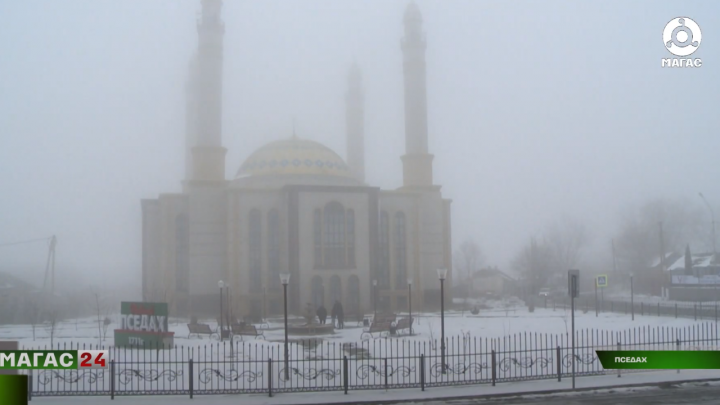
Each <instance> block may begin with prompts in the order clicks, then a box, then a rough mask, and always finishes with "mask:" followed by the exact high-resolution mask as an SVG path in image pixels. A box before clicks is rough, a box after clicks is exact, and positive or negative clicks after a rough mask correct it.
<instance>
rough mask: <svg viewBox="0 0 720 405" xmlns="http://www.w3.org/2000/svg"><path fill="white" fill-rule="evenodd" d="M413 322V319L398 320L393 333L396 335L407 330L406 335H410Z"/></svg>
mask: <svg viewBox="0 0 720 405" xmlns="http://www.w3.org/2000/svg"><path fill="white" fill-rule="evenodd" d="M413 321H414V319H413V318H400V320H398V321H397V323H396V324H395V332H396V333H397V332H399V331H401V330H407V333H408V335H411V334H412V324H413Z"/></svg>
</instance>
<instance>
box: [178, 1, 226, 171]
mask: <svg viewBox="0 0 720 405" xmlns="http://www.w3.org/2000/svg"><path fill="white" fill-rule="evenodd" d="M221 9H222V0H202V13H201V15H200V18H199V21H198V23H197V31H198V49H197V54H196V55H195V58H194V60H193V61H192V62H191V65H190V66H191V67H190V75H191V76H190V77H191V78H190V80H189V82H188V86H189V93H190V100H189V101H188V109H189V110H191V111H188V112H189V114H188V120H187V122H188V125H189V126H190V127H189V131H188V135H187V136H188V141H189V142H192V145H193V146H192V167H191V168H190V170H189V171H190V172H191V177H190V178H189V180H199V181H224V180H225V152H226V149H225V148H223V147H222V74H223V36H224V34H225V25H224V24H223V22H222V20H221V19H220V11H221Z"/></svg>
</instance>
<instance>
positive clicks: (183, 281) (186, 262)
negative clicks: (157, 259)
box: [175, 214, 190, 293]
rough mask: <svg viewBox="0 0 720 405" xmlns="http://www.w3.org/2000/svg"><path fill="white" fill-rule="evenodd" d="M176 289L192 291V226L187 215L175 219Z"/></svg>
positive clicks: (184, 291)
mask: <svg viewBox="0 0 720 405" xmlns="http://www.w3.org/2000/svg"><path fill="white" fill-rule="evenodd" d="M175 289H176V290H177V291H178V292H183V293H187V292H189V291H190V226H189V223H188V217H187V215H186V214H180V215H178V216H177V217H175Z"/></svg>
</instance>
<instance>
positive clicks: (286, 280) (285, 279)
mask: <svg viewBox="0 0 720 405" xmlns="http://www.w3.org/2000/svg"><path fill="white" fill-rule="evenodd" d="M280 282H281V283H282V286H283V301H284V305H285V381H289V380H290V369H289V368H288V357H289V352H288V328H287V326H288V320H287V286H288V284H290V273H280Z"/></svg>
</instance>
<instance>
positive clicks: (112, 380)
mask: <svg viewBox="0 0 720 405" xmlns="http://www.w3.org/2000/svg"><path fill="white" fill-rule="evenodd" d="M110 399H115V360H110Z"/></svg>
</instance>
